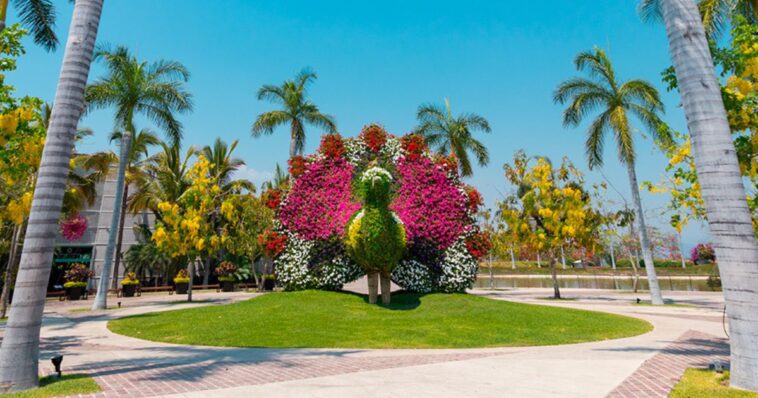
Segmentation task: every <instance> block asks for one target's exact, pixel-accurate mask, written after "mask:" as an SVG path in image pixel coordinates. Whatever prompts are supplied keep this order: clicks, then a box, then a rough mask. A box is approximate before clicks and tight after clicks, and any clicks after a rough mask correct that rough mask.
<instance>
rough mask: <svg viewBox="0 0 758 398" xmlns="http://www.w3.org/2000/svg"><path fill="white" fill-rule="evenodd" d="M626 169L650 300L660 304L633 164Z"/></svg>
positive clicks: (658, 288) (659, 292) (659, 293)
mask: <svg viewBox="0 0 758 398" xmlns="http://www.w3.org/2000/svg"><path fill="white" fill-rule="evenodd" d="M626 170H627V173H628V174H629V185H630V188H631V190H632V201H633V202H634V212H635V216H636V217H635V218H636V219H637V228H638V231H637V232H638V233H639V238H640V247H641V248H642V259H643V260H644V261H645V273H646V274H647V282H648V285H650V302H651V303H652V304H653V305H662V304H663V296H662V295H661V288H660V286H659V285H658V275H656V273H655V264H654V263H653V252H652V250H650V239H648V236H647V227H646V226H645V214H644V212H643V211H642V199H641V198H640V186H639V183H638V182H637V173H636V172H635V171H634V164H628V165H627V166H626Z"/></svg>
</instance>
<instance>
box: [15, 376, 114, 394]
mask: <svg viewBox="0 0 758 398" xmlns="http://www.w3.org/2000/svg"><path fill="white" fill-rule="evenodd" d="M98 391H100V386H99V385H97V383H96V382H95V380H93V379H92V378H91V377H89V376H87V375H84V374H71V375H63V377H62V378H60V379H59V378H58V377H56V376H48V377H43V378H42V379H40V386H39V388H35V389H33V390H27V391H22V392H16V393H10V394H0V397H3V398H49V397H63V396H68V395H78V394H90V393H94V392H98Z"/></svg>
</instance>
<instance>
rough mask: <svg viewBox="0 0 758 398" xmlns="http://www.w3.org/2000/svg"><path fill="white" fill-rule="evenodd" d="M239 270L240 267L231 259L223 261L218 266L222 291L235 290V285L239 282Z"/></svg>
mask: <svg viewBox="0 0 758 398" xmlns="http://www.w3.org/2000/svg"><path fill="white" fill-rule="evenodd" d="M237 271H239V267H237V266H236V265H234V263H232V262H230V261H222V262H221V264H219V265H218V267H216V274H217V275H218V282H219V283H220V284H221V291H222V292H233V291H234V285H235V284H236V283H237Z"/></svg>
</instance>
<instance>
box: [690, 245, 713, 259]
mask: <svg viewBox="0 0 758 398" xmlns="http://www.w3.org/2000/svg"><path fill="white" fill-rule="evenodd" d="M690 260H692V262H693V263H695V264H704V263H712V262H714V261H716V252H715V251H714V250H713V246H711V244H710V243H698V244H697V246H695V247H693V248H692V250H691V251H690Z"/></svg>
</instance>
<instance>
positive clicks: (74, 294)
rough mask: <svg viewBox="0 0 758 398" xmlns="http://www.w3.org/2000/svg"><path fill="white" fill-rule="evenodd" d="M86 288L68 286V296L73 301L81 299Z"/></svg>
mask: <svg viewBox="0 0 758 398" xmlns="http://www.w3.org/2000/svg"><path fill="white" fill-rule="evenodd" d="M84 289H85V288H83V287H79V286H77V287H69V288H66V297H67V298H68V299H69V300H71V301H76V300H81V298H82V295H83V294H84Z"/></svg>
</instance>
